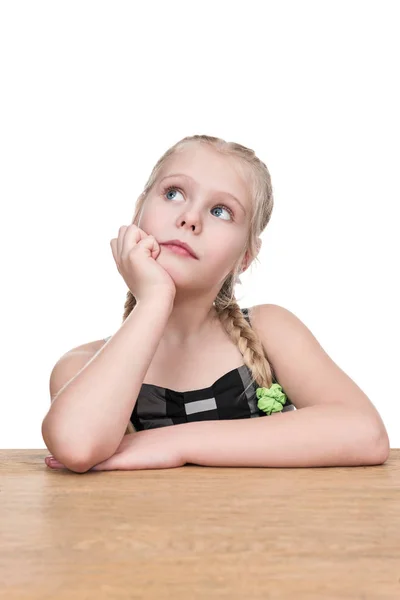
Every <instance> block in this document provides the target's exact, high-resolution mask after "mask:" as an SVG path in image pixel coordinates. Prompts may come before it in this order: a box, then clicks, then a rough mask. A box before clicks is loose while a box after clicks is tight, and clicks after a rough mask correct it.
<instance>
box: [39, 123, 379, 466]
mask: <svg viewBox="0 0 400 600" xmlns="http://www.w3.org/2000/svg"><path fill="white" fill-rule="evenodd" d="M272 208H273V194H272V185H271V178H270V174H269V171H268V169H267V167H266V165H265V164H264V163H263V162H262V161H261V160H260V159H259V158H257V157H256V155H255V153H254V152H253V151H252V150H250V149H248V148H246V147H244V146H242V145H240V144H236V143H233V142H226V141H224V140H221V139H219V138H216V137H211V136H206V135H194V136H191V137H186V138H184V139H182V140H180V141H179V142H178V143H177V144H175V145H174V146H173V147H172V148H170V149H169V150H168V151H167V152H166V153H165V154H164V155H163V156H162V157H161V158H160V159H159V160H158V162H157V163H156V165H155V167H154V169H153V171H152V173H151V175H150V178H149V180H148V182H147V183H146V185H145V188H144V191H143V192H142V194H141V195H140V196H139V198H138V201H137V203H136V208H135V213H134V216H133V220H132V224H131V225H129V226H127V227H126V226H123V227H121V228H120V230H119V234H118V238H114V239H112V240H111V248H112V253H113V256H114V259H115V262H116V265H117V269H118V271H119V273H120V274H121V276H122V277H123V279H124V281H125V282H126V284H127V286H128V293H127V299H126V302H125V307H124V308H125V310H124V314H123V321H122V325H121V327H120V329H119V330H118V331H117V332H116V333H115V334H114V335H113V336H111V337H110V338H106V339H105V340H97V341H95V342H90V343H88V344H84V345H82V346H79V347H77V348H73V349H72V350H70V351H69V352H67V353H66V354H65V355H64V356H62V357H61V358H60V360H59V361H58V362H57V363H56V365H55V366H54V368H53V371H52V373H51V377H50V392H51V397H52V404H51V407H50V409H49V411H48V413H47V415H46V417H45V419H44V420H43V424H42V435H43V438H44V440H45V443H46V445H47V447H48V448H49V450H50V451H51V452H52V454H53V455H54V460H53V461H50V459H46V464H48V466H50V467H67V468H69V469H71V470H73V471H75V472H78V473H82V472H86V471H89V470H111V469H146V468H169V467H177V466H182V465H184V464H186V463H193V464H201V465H210V466H288V467H294V466H335V465H337V466H339V465H365V464H382V462H384V461H385V460H386V459H387V456H388V453H389V441H388V437H387V432H386V429H385V426H384V424H383V422H382V419H381V417H380V415H379V414H378V412H377V410H376V408H375V407H374V405H373V404H372V402H371V401H370V400H369V398H368V397H367V396H366V395H365V394H364V393H363V392H362V390H360V388H359V387H358V386H357V385H356V384H355V383H354V381H352V380H351V379H350V377H348V376H347V375H346V374H345V373H344V372H343V371H342V370H341V369H340V368H339V367H338V366H337V365H336V364H335V363H334V362H333V361H332V360H331V359H330V358H329V356H328V355H327V354H326V353H325V352H324V351H323V349H322V348H321V346H320V345H319V344H318V342H317V340H316V339H315V337H314V336H313V335H312V334H311V332H310V331H309V330H308V329H307V327H306V326H305V325H304V324H303V323H302V322H301V321H300V320H299V319H297V317H295V316H294V315H293V314H292V313H291V312H290V311H288V310H286V309H284V308H283V307H280V306H277V305H273V304H262V305H257V306H255V307H253V308H252V309H251V310H250V311H248V310H247V309H243V310H241V309H240V308H239V306H238V304H237V302H236V299H235V296H234V286H235V284H236V282H238V281H239V279H238V276H239V274H240V273H242V272H243V271H245V270H246V269H247V268H248V267H249V265H250V264H251V263H252V261H253V260H254V259H256V258H257V255H258V253H259V250H260V248H261V239H260V237H259V236H260V234H261V233H262V232H263V230H264V229H265V227H266V226H267V224H268V222H269V220H270V218H271V214H272ZM296 409H301V410H296ZM283 413H287V414H285V416H282V417H281V418H280V419H277V420H276V419H275V418H274V419H272V420H271V419H264V418H263V417H266V416H269V417H277V416H278V415H283ZM258 417H262V418H258Z"/></svg>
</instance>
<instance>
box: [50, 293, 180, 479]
mask: <svg viewBox="0 0 400 600" xmlns="http://www.w3.org/2000/svg"><path fill="white" fill-rule="evenodd" d="M172 307H173V298H172V297H171V298H170V297H165V298H164V297H161V298H160V297H159V298H157V299H154V300H153V299H151V300H146V301H143V302H141V301H139V302H138V303H137V305H136V306H135V308H134V309H133V311H132V312H131V313H130V315H129V316H128V317H127V319H126V320H125V321H124V322H123V324H122V325H121V327H120V329H119V330H118V331H117V332H116V333H115V334H114V335H113V337H112V338H111V339H110V340H109V341H108V342H107V343H106V344H105V345H104V346H103V347H102V348H101V350H100V351H99V352H98V353H96V354H95V356H93V357H92V359H91V360H89V362H88V363H87V364H86V365H85V367H84V368H83V369H82V370H81V371H79V373H78V374H77V375H76V376H75V377H73V378H72V379H71V381H69V383H68V384H67V385H65V386H64V387H63V388H62V389H61V391H60V392H59V393H58V394H57V395H56V397H55V399H54V401H53V403H52V405H51V407H50V409H49V411H48V413H47V415H46V416H45V418H44V420H43V424H42V435H43V439H44V441H45V443H46V446H47V447H48V448H49V450H50V452H51V453H52V454H53V455H54V456H55V457H56V458H57V459H58V460H59V461H60V462H62V463H64V464H65V465H66V466H68V465H71V466H72V465H74V466H76V465H79V466H80V467H82V469H81V468H80V470H85V466H86V465H87V464H96V463H99V462H101V461H103V460H105V459H106V458H108V457H109V456H111V455H112V454H114V452H115V450H116V449H117V448H118V446H119V444H120V442H121V439H122V437H123V435H124V432H125V430H126V427H127V424H128V422H129V419H130V416H131V414H132V411H133V409H134V406H135V403H136V400H137V397H138V394H139V391H140V387H141V385H142V383H143V380H144V377H145V375H146V372H147V370H148V367H149V365H150V363H151V361H152V358H153V356H154V353H155V351H156V349H157V346H158V344H159V342H160V339H161V336H162V334H163V331H164V329H165V326H166V324H167V322H168V318H169V315H170V313H171V310H172ZM75 470H76V469H75Z"/></svg>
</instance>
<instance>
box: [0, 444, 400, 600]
mask: <svg viewBox="0 0 400 600" xmlns="http://www.w3.org/2000/svg"><path fill="white" fill-rule="evenodd" d="M47 454H48V452H47V450H46V449H43V450H1V451H0V536H1V543H0V598H7V600H14V599H18V600H25V599H28V598H29V599H30V600H35V599H40V600H44V599H47V598H49V599H50V598H51V599H52V600H53V599H54V598H56V599H57V600H64V599H68V600H71V599H77V600H78V599H79V600H81V599H82V600H83V599H85V600H86V599H89V598H96V599H103V598H104V599H106V598H107V599H114V598H115V599H120V598H135V599H136V598H144V599H147V598H154V599H164V598H172V599H174V600H180V599H182V600H183V599H185V600H188V599H192V598H193V599H200V598H204V599H209V598H226V599H228V598H229V599H243V600H247V599H250V598H255V599H258V598H259V599H263V600H264V599H266V598H277V599H278V598H279V599H281V598H291V599H295V600H298V599H303V598H304V599H307V600H312V599H318V600H339V599H347V598H348V599H349V600H350V599H351V600H354V599H377V598H379V599H381V598H393V599H396V600H398V599H399V598H400V449H392V450H391V453H390V457H389V459H388V461H387V462H386V463H385V464H384V465H378V466H369V467H316V468H297V469H290V468H214V467H201V466H195V465H187V466H184V467H181V468H177V469H161V470H141V471H104V472H88V473H84V474H78V473H73V472H71V471H67V470H51V469H49V468H48V467H47V466H46V465H45V463H44V457H45V456H46V455H47Z"/></svg>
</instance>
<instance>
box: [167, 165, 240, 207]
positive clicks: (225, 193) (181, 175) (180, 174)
mask: <svg viewBox="0 0 400 600" xmlns="http://www.w3.org/2000/svg"><path fill="white" fill-rule="evenodd" d="M169 177H186V178H187V179H191V180H192V181H193V182H194V183H197V181H195V180H194V179H193V177H191V176H190V175H186V174H185V173H171V175H165V177H163V178H162V179H160V183H161V182H162V181H164V179H168V178H169ZM197 185H198V183H197ZM215 193H216V194H220V195H221V196H228V197H229V198H231V199H232V200H234V201H235V202H236V203H237V204H238V205H239V206H240V208H241V209H242V211H243V212H244V214H246V210H245V208H244V206H243V204H242V203H241V202H240V201H239V200H238V199H237V198H236V196H234V195H233V194H230V193H229V192H215Z"/></svg>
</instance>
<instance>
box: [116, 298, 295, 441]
mask: <svg viewBox="0 0 400 600" xmlns="http://www.w3.org/2000/svg"><path fill="white" fill-rule="evenodd" d="M241 311H242V313H243V316H244V317H245V319H246V320H247V322H248V323H249V325H251V323H250V318H249V315H248V309H247V308H242V309H241ZM110 337H111V336H110ZM110 337H108V338H105V341H107V340H109V339H110ZM251 378H252V375H251V371H250V369H249V368H248V366H247V365H241V366H240V367H238V368H236V369H232V370H231V371H228V372H227V373H225V374H224V375H222V376H221V377H220V378H219V379H217V380H216V381H215V382H214V383H213V384H212V385H211V386H210V387H207V388H202V389H198V390H188V391H186V392H177V391H175V390H171V389H169V388H164V387H160V386H158V385H154V384H149V383H143V385H142V387H141V389H140V392H139V395H138V398H137V400H136V404H135V407H134V409H133V412H132V415H131V418H130V421H131V423H132V425H133V426H134V428H135V429H136V431H142V430H144V429H153V428H155V427H166V426H168V425H178V424H179V423H188V422H190V421H206V420H219V419H222V420H224V419H251V418H255V417H266V416H268V415H267V414H266V413H265V412H263V411H262V410H260V409H259V408H258V406H257V396H256V389H257V387H260V386H259V385H257V382H253V383H251V384H250V382H251ZM273 383H279V382H277V381H276V379H275V378H273ZM283 392H284V390H283ZM289 410H296V409H295V407H294V406H293V404H292V403H291V401H290V400H289V398H287V400H286V402H285V405H284V406H283V408H282V411H281V412H286V411H289Z"/></svg>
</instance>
